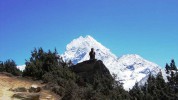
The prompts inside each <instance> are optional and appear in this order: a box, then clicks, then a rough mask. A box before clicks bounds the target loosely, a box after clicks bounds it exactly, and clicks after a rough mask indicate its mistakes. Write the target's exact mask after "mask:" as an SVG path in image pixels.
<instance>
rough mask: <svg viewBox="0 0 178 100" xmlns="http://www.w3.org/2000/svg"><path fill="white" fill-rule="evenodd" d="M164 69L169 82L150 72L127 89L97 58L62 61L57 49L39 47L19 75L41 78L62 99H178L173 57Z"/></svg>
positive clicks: (6, 63)
mask: <svg viewBox="0 0 178 100" xmlns="http://www.w3.org/2000/svg"><path fill="white" fill-rule="evenodd" d="M10 62H11V63H10ZM4 66H6V67H7V66H10V67H9V68H14V69H17V68H16V67H15V66H16V65H15V62H14V61H11V60H10V61H6V62H4V63H1V65H0V71H6V72H9V73H14V71H13V70H10V71H9V70H4V69H5V67H4ZM6 69H8V68H6ZM165 69H166V73H167V74H168V77H167V79H168V82H165V81H164V79H163V76H162V73H161V72H160V73H159V74H158V75H157V76H153V75H151V74H150V75H149V77H148V80H147V82H146V83H145V84H144V85H143V86H139V85H138V83H136V84H135V86H134V87H133V88H132V89H131V90H130V91H129V92H128V91H125V90H124V89H123V87H122V85H121V84H120V83H119V82H117V81H116V80H115V78H114V77H112V75H111V74H110V72H109V70H108V69H107V68H106V66H105V65H104V64H103V62H102V61H100V60H98V61H97V60H89V61H84V62H82V63H79V64H77V65H72V63H71V61H69V62H64V61H63V60H62V58H61V57H60V56H59V55H58V53H57V50H54V52H52V51H50V50H49V51H48V52H45V51H44V50H43V49H42V48H39V49H34V51H32V52H31V57H30V59H29V60H27V61H26V68H25V70H24V71H23V74H22V76H24V77H32V78H33V79H35V80H42V81H43V82H45V83H47V85H46V86H45V88H47V89H50V90H52V91H53V92H55V93H56V94H58V95H60V96H61V97H62V100H178V73H177V67H176V65H175V62H174V60H172V61H171V63H170V65H168V64H166V68H165ZM17 70H18V69H17ZM15 72H16V71H15ZM14 75H20V74H14Z"/></svg>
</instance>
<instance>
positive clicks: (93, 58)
mask: <svg viewBox="0 0 178 100" xmlns="http://www.w3.org/2000/svg"><path fill="white" fill-rule="evenodd" d="M89 55H90V60H95V51H94V48H91V51H90V53H89Z"/></svg>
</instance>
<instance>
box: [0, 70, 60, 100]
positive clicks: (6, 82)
mask: <svg viewBox="0 0 178 100" xmlns="http://www.w3.org/2000/svg"><path fill="white" fill-rule="evenodd" d="M32 85H36V86H39V87H42V86H44V85H42V84H40V82H38V81H32V80H29V79H25V78H20V77H14V76H8V75H6V74H2V73H0V100H11V97H12V96H13V95H14V94H15V92H13V91H10V89H15V88H18V87H25V88H30V87H31V86H32ZM47 98H50V99H48V100H59V96H57V95H55V94H54V93H52V92H50V91H48V90H44V89H42V90H41V92H40V100H47ZM13 100H19V99H13Z"/></svg>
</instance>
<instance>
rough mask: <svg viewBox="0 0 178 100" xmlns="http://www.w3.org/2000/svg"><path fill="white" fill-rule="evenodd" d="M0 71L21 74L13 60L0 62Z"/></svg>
mask: <svg viewBox="0 0 178 100" xmlns="http://www.w3.org/2000/svg"><path fill="white" fill-rule="evenodd" d="M0 72H8V73H11V74H13V75H15V76H19V75H21V73H22V72H21V71H20V70H19V69H18V68H17V65H16V63H15V61H14V60H10V59H8V60H6V61H5V62H2V61H1V62H0Z"/></svg>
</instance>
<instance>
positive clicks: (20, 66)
mask: <svg viewBox="0 0 178 100" xmlns="http://www.w3.org/2000/svg"><path fill="white" fill-rule="evenodd" d="M17 68H18V69H20V70H21V71H23V70H24V69H25V65H19V66H17Z"/></svg>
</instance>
